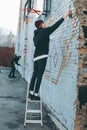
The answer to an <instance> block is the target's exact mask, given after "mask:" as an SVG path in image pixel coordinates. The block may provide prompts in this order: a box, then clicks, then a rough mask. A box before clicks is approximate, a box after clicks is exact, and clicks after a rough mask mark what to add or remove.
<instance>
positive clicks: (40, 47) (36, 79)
mask: <svg viewBox="0 0 87 130" xmlns="http://www.w3.org/2000/svg"><path fill="white" fill-rule="evenodd" d="M63 21H64V18H61V19H60V20H59V21H57V22H56V23H55V24H54V25H52V26H51V27H47V28H38V29H37V30H35V31H34V38H33V41H34V46H35V52H34V71H33V75H32V78H31V83H30V91H34V93H38V91H39V89H40V84H41V80H42V76H43V73H44V70H45V66H46V61H47V57H48V52H49V41H50V39H49V36H50V34H51V33H53V32H54V31H55V30H56V29H57V28H58V27H59V26H60V25H61V24H62V22H63ZM34 89H35V90H34Z"/></svg>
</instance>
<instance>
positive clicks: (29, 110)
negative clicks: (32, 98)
mask: <svg viewBox="0 0 87 130" xmlns="http://www.w3.org/2000/svg"><path fill="white" fill-rule="evenodd" d="M26 112H27V113H41V112H42V111H41V110H31V109H28V110H27V111H26Z"/></svg>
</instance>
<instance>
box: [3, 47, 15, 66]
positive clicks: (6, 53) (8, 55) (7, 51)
mask: <svg viewBox="0 0 87 130" xmlns="http://www.w3.org/2000/svg"><path fill="white" fill-rule="evenodd" d="M13 56H14V48H13V47H12V48H9V47H0V66H5V67H9V66H10V60H11V59H12V57H13Z"/></svg>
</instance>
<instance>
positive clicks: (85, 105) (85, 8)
mask: <svg viewBox="0 0 87 130" xmlns="http://www.w3.org/2000/svg"><path fill="white" fill-rule="evenodd" d="M75 8H76V14H77V16H78V18H79V22H80V30H79V31H80V33H79V37H78V40H79V42H80V44H79V48H78V54H79V59H78V60H79V64H78V84H77V87H78V97H77V104H76V107H77V112H76V120H75V130H86V129H87V1H86V0H79V1H78V0H76V2H75Z"/></svg>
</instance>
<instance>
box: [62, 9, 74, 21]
mask: <svg viewBox="0 0 87 130" xmlns="http://www.w3.org/2000/svg"><path fill="white" fill-rule="evenodd" d="M70 14H72V11H71V10H67V11H66V13H65V15H64V16H63V18H64V19H65V18H66V17H67V16H69V15H70Z"/></svg>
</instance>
